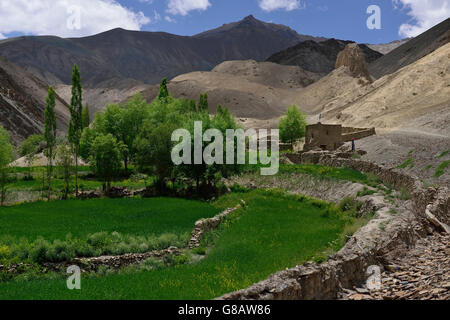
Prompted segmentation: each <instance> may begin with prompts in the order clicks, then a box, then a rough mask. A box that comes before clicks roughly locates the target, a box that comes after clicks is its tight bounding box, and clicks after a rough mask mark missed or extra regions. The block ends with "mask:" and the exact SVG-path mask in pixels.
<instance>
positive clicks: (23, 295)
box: [0, 191, 353, 299]
mask: <svg viewBox="0 0 450 320" xmlns="http://www.w3.org/2000/svg"><path fill="white" fill-rule="evenodd" d="M240 199H244V200H245V201H246V202H247V204H248V207H247V208H246V209H239V210H238V211H237V212H236V213H235V214H234V218H233V219H231V220H229V221H228V223H225V224H222V225H221V228H220V230H219V231H218V232H216V233H215V234H216V236H215V237H213V236H212V234H211V235H209V237H207V238H211V239H214V240H213V245H212V248H211V250H210V252H209V253H208V255H207V256H206V258H204V259H203V260H201V261H199V262H196V263H191V264H184V265H179V266H176V267H170V268H162V269H157V270H150V271H130V270H126V269H125V270H123V271H122V272H120V273H114V274H107V275H95V276H90V277H83V278H82V289H81V290H80V291H70V290H68V289H66V285H65V278H62V277H58V276H56V277H52V278H43V279H39V278H38V279H34V278H32V279H33V280H28V281H27V280H25V279H27V277H24V278H22V279H18V280H13V281H8V282H4V283H0V299H210V298H214V297H217V296H220V295H222V294H224V293H227V292H230V291H234V290H238V289H243V288H245V287H247V286H249V285H251V284H252V283H254V282H257V281H259V280H262V279H265V278H266V277H267V276H268V275H270V274H272V273H274V272H276V271H278V270H282V269H284V268H286V267H293V266H295V265H297V264H301V263H303V262H305V261H308V260H310V259H312V258H313V257H314V256H316V255H317V254H320V253H321V252H322V251H324V250H325V249H327V248H329V247H330V243H331V242H333V241H335V240H336V239H339V238H340V237H341V234H342V232H343V231H344V229H345V228H346V227H348V225H349V224H352V222H353V220H352V219H351V218H349V217H347V216H346V215H345V214H343V213H340V212H338V211H337V210H335V209H334V207H333V206H331V205H329V204H326V203H324V202H320V201H315V200H310V199H307V198H304V197H301V196H292V195H286V194H285V193H284V192H281V191H252V192H244V193H239V192H236V193H232V194H229V195H226V196H224V197H222V198H220V199H219V200H218V201H217V202H215V203H214V204H213V205H214V207H216V208H224V207H230V206H234V205H235V204H237V203H238V202H239V200H240ZM97 201H98V202H97V204H100V203H101V202H104V204H105V208H108V207H109V208H110V210H105V211H108V212H115V213H112V214H111V215H110V214H108V215H106V216H110V217H113V218H112V220H113V221H115V222H113V221H109V219H105V218H103V219H101V220H100V219H95V220H94V221H95V222H94V221H93V220H90V221H91V223H83V224H82V225H84V226H86V228H88V227H87V225H88V224H93V226H91V227H89V228H90V229H89V230H90V231H85V230H82V229H83V228H81V227H79V229H78V230H79V231H78V232H80V234H83V233H84V234H85V233H86V232H92V231H94V230H97V231H98V230H101V229H106V227H105V226H108V228H109V230H114V229H116V228H117V227H118V225H120V224H121V223H125V224H126V225H124V226H121V227H122V228H123V229H121V231H123V232H135V233H145V232H148V230H152V231H151V232H156V230H161V231H162V230H163V229H164V231H167V230H168V229H166V228H169V229H170V228H172V229H171V230H172V231H177V230H178V231H181V232H182V231H184V230H188V229H189V228H192V226H193V220H195V219H193V220H192V221H191V224H190V225H189V223H188V219H187V218H186V219H185V218H182V216H183V215H184V214H187V212H188V210H187V205H189V204H191V202H185V203H183V202H181V200H176V201H175V200H173V199H170V200H168V199H156V200H139V199H136V200H127V201H125V202H123V203H122V204H121V207H120V208H119V207H118V206H119V203H120V202H121V201H115V200H97ZM122 201H124V200H122ZM147 201H148V202H147ZM152 201H153V202H152ZM172 201H173V202H172ZM177 201H180V202H178V210H177V211H176V212H177V217H178V218H180V219H183V221H184V222H185V223H184V222H180V221H179V220H177V219H178V218H177V219H176V220H174V217H172V219H171V221H172V222H175V221H176V225H177V227H173V226H172V227H169V226H168V225H166V222H165V221H166V220H165V219H164V218H163V217H162V215H164V214H171V212H172V211H171V210H170V209H166V211H164V213H163V211H162V210H163V209H162V208H161V210H160V212H161V214H160V215H158V214H154V215H152V214H148V215H147V216H146V218H143V215H142V207H144V206H143V205H142V204H143V203H145V204H146V207H147V210H146V212H157V211H158V210H155V209H154V208H151V206H152V205H155V206H157V207H158V206H161V205H163V204H164V205H163V206H164V208H170V206H168V205H167V203H166V202H168V203H172V204H173V206H172V208H173V209H175V208H176V206H177ZM194 203H195V202H194ZM58 204H59V203H58ZM64 204H66V205H64ZM92 204H95V202H79V203H78V202H72V203H70V207H71V208H73V209H70V212H71V213H62V212H63V211H64V210H63V209H64V207H66V209H68V208H67V207H69V206H67V203H66V202H61V207H59V209H55V210H51V212H46V213H45V214H42V213H39V210H37V211H35V214H41V215H42V216H45V217H47V219H49V220H50V221H52V220H53V221H65V219H60V218H55V217H53V216H55V215H56V216H57V215H59V214H65V215H67V216H68V217H69V219H71V218H73V217H74V216H77V214H78V213H77V210H78V212H81V213H80V214H82V215H85V216H84V218H86V216H89V213H83V212H84V211H85V210H86V209H87V208H88V206H89V205H92ZM139 204H141V205H139ZM195 204H196V203H195ZM44 205H45V204H43V203H41V204H35V206H36V208H42V207H40V206H44ZM48 206H55V208H56V203H50V204H48ZM99 206H100V205H99ZM75 207H78V209H75ZM93 207H97V206H96V205H94V206H93ZM102 207H103V205H102ZM205 207H206V208H204V212H203V213H198V215H199V216H207V215H211V214H213V213H214V212H215V211H214V209H212V208H213V207H209V206H206V205H205ZM23 208H24V209H25V207H23ZM114 208H116V209H117V210H114ZM124 208H125V209H126V210H124ZM191 208H192V207H191ZM180 209H181V210H180ZM7 210H9V209H7ZM16 210H17V209H16ZM97 210H100V209H97ZM216 210H217V209H216ZM28 211H29V210H27V212H28ZM68 211H69V210H68ZM121 212H122V213H121ZM139 212H140V213H139ZM2 213H3V214H5V212H4V211H2ZM3 214H2V215H3ZM18 214H19V215H20V210H19V211H18ZM30 214H31V213H30ZM6 215H8V217H9V218H10V219H11V217H12V215H13V212H12V211H10V212H7V213H6ZM91 215H92V212H91ZM22 216H27V217H29V215H27V213H25V211H23V213H22ZM128 218H129V219H128ZM136 218H137V219H138V220H139V221H138V222H134V221H133V220H135V219H136ZM155 218H156V220H155ZM10 219H5V220H3V221H7V223H8V224H9V226H12V225H15V224H17V223H19V224H22V225H26V222H25V221H23V220H22V222H21V218H13V221H11V222H10ZM87 219H89V218H87ZM81 220H82V219H80V221H81ZM103 224H105V225H103ZM45 225H46V224H45V223H41V224H40V226H39V227H35V228H32V229H33V230H29V231H22V232H23V233H24V234H27V235H28V236H30V237H32V236H35V235H37V234H42V233H46V234H48V235H49V236H52V237H54V233H53V232H52V231H48V230H46V229H47V228H46V227H45ZM50 225H51V224H50ZM47 226H49V225H48V224H47ZM156 226H157V227H156ZM2 228H4V229H2V232H4V231H3V230H8V229H7V227H4V226H2ZM62 228H63V229H65V231H61V232H60V233H59V234H60V235H63V234H64V233H65V232H66V231H67V230H70V229H71V228H70V226H64V227H62ZM15 230H16V231H15V233H18V232H19V230H18V229H17V228H16V229H15ZM211 241H212V240H211Z"/></svg>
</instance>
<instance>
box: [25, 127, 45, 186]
mask: <svg viewBox="0 0 450 320" xmlns="http://www.w3.org/2000/svg"><path fill="white" fill-rule="evenodd" d="M44 142H45V139H44V136H43V135H41V134H32V135H30V136H28V137H27V138H26V139H25V141H24V142H22V144H21V146H20V150H19V155H20V156H21V157H25V161H26V163H27V168H28V178H29V179H31V178H32V170H33V161H34V160H35V158H36V153H37V152H38V151H39V150H40V148H41V146H43V145H44Z"/></svg>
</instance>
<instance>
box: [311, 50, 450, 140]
mask: <svg viewBox="0 0 450 320" xmlns="http://www.w3.org/2000/svg"><path fill="white" fill-rule="evenodd" d="M339 72H340V71H339V70H337V71H336V72H335V73H334V76H336V75H339ZM342 79H343V80H344V81H348V80H345V79H347V77H345V76H344V77H342ZM321 81H322V80H321ZM321 81H319V82H318V83H316V84H314V85H316V86H319V87H320V86H321V83H320V82H321ZM310 90H311V89H310V88H307V89H305V91H304V92H303V94H305V95H307V94H308V93H310V94H314V93H312V92H310ZM322 107H323V109H324V110H323V111H322V113H323V117H324V119H325V120H328V121H331V122H340V123H345V124H351V125H356V126H364V127H367V126H374V127H377V128H389V129H392V128H414V129H415V130H418V129H426V130H429V131H432V132H435V133H438V134H444V135H448V136H450V126H449V125H448V124H449V123H450V44H447V45H445V46H443V47H441V48H440V49H438V50H436V51H435V52H433V53H431V54H429V55H428V56H426V57H424V58H422V59H420V60H418V61H416V62H415V63H413V64H411V65H409V66H407V67H405V68H403V69H400V70H398V71H397V72H395V73H393V74H391V75H387V76H384V77H383V78H381V79H379V80H377V81H376V82H374V83H373V84H371V85H367V86H355V87H354V89H353V90H349V92H347V93H346V94H344V95H341V96H340V97H338V99H334V101H333V100H332V101H327V102H325V103H323V104H322Z"/></svg>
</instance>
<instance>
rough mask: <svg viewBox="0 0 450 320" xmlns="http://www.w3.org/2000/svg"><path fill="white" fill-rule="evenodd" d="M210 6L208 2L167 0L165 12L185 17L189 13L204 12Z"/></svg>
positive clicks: (201, 0)
mask: <svg viewBox="0 0 450 320" xmlns="http://www.w3.org/2000/svg"><path fill="white" fill-rule="evenodd" d="M210 6H211V3H210V2H209V0H169V5H168V8H167V12H169V13H171V14H173V15H176V14H179V15H182V16H185V15H187V14H188V13H189V12H190V11H193V10H199V11H205V10H206V9H208V8H209V7H210Z"/></svg>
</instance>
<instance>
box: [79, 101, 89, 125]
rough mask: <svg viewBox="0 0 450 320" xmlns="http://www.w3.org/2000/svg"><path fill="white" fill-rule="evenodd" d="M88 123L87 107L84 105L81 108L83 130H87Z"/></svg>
mask: <svg viewBox="0 0 450 320" xmlns="http://www.w3.org/2000/svg"><path fill="white" fill-rule="evenodd" d="M90 123H91V118H90V116H89V105H88V104H87V103H86V105H85V106H84V107H83V110H82V111H81V124H82V127H83V129H84V128H88V127H89V124H90Z"/></svg>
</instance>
